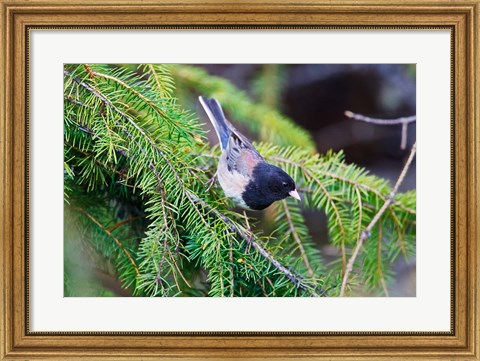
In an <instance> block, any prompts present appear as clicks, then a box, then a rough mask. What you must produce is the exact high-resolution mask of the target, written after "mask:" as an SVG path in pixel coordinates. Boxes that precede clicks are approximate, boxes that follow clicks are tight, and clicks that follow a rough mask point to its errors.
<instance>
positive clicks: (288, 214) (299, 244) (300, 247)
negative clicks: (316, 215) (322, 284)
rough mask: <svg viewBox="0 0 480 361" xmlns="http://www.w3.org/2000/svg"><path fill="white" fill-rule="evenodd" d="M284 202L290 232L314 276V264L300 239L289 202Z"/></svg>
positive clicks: (311, 274)
mask: <svg viewBox="0 0 480 361" xmlns="http://www.w3.org/2000/svg"><path fill="white" fill-rule="evenodd" d="M282 203H283V209H284V211H285V215H286V216H287V221H288V227H289V228H290V234H291V235H292V237H293V240H294V241H295V242H296V243H297V244H298V248H299V249H300V254H301V255H302V259H303V262H304V263H305V266H307V270H308V274H309V275H310V276H311V277H313V275H314V273H313V269H312V266H311V265H310V261H309V260H308V257H307V254H306V252H305V248H303V244H302V241H301V240H300V237H299V236H298V233H297V231H296V229H295V225H294V224H293V221H292V216H291V214H290V209H288V205H287V202H286V201H285V200H283V201H282Z"/></svg>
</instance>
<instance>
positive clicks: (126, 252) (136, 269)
mask: <svg viewBox="0 0 480 361" xmlns="http://www.w3.org/2000/svg"><path fill="white" fill-rule="evenodd" d="M74 209H76V210H77V211H80V212H82V213H84V214H85V215H86V216H87V217H88V218H89V219H90V220H91V221H92V222H93V223H95V224H96V225H97V226H98V227H99V228H100V229H101V230H103V231H104V232H105V233H106V234H107V235H108V236H109V237H110V238H111V239H113V241H114V242H115V243H116V244H117V246H118V247H120V248H121V250H122V252H123V253H124V254H125V255H126V256H127V258H128V259H129V261H130V263H131V264H132V265H133V268H135V273H136V274H137V276H140V272H139V270H138V268H137V265H136V264H135V261H134V260H133V258H132V255H131V254H130V252H128V250H127V249H126V248H125V247H124V246H123V244H122V242H120V241H119V240H118V239H117V238H116V237H115V236H114V235H113V234H112V232H110V231H109V230H108V229H107V228H105V227H104V226H103V225H102V224H101V223H100V222H99V221H98V220H97V219H96V218H95V217H93V216H92V215H91V214H90V213H88V212H87V211H86V210H85V209H83V208H74Z"/></svg>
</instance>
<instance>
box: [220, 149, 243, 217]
mask: <svg viewBox="0 0 480 361" xmlns="http://www.w3.org/2000/svg"><path fill="white" fill-rule="evenodd" d="M217 174H218V181H219V182H220V185H221V187H222V189H223V191H224V193H225V195H226V196H227V197H229V198H232V199H233V201H234V202H235V203H237V204H238V205H239V206H241V207H244V208H248V207H247V205H246V204H245V202H244V201H243V199H242V193H243V192H244V191H245V188H246V187H247V184H248V182H249V181H250V180H249V179H248V178H247V177H246V176H245V175H243V174H241V173H239V172H237V171H235V170H234V169H232V170H231V171H229V170H228V168H227V159H226V155H225V154H222V155H221V157H220V161H219V162H218V173H217Z"/></svg>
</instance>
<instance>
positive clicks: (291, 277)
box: [190, 194, 324, 297]
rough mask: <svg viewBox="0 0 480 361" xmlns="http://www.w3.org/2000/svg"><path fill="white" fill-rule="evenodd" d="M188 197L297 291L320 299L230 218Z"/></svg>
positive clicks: (197, 199) (195, 198) (201, 201)
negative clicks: (225, 226) (278, 272)
mask: <svg viewBox="0 0 480 361" xmlns="http://www.w3.org/2000/svg"><path fill="white" fill-rule="evenodd" d="M190 197H192V198H193V199H194V200H195V201H196V202H198V203H199V204H201V205H202V206H203V207H204V208H207V209H208V210H209V211H211V212H212V213H213V214H215V215H216V216H217V217H219V218H220V219H222V220H223V221H224V222H225V223H227V224H228V225H229V226H230V229H231V230H232V231H233V232H235V233H236V234H238V235H239V236H240V237H241V238H242V239H243V240H244V241H245V242H246V243H247V245H249V246H251V247H253V248H254V249H255V250H256V251H257V252H258V253H260V254H261V255H262V256H263V257H264V258H266V259H267V260H268V261H269V262H270V263H271V264H273V266H274V267H275V268H276V269H277V270H278V271H280V272H281V273H283V274H284V275H285V277H287V278H288V279H289V280H290V281H291V282H292V283H293V284H294V285H295V286H296V287H297V288H298V289H300V290H302V291H306V292H311V293H312V296H314V297H320V295H319V294H317V293H316V292H315V291H312V290H311V287H309V286H307V285H306V284H305V283H304V282H303V280H302V278H301V276H298V275H296V274H294V273H293V272H292V271H290V270H289V269H288V268H286V267H285V266H283V265H282V264H281V263H280V262H278V261H277V260H276V259H275V258H274V257H273V256H272V255H271V254H270V253H269V252H268V251H267V250H266V249H264V248H263V247H262V246H260V245H259V244H258V243H257V242H256V241H255V239H254V238H253V237H251V236H249V235H247V234H246V233H244V232H243V231H242V230H241V229H239V228H238V226H237V225H236V224H235V223H234V222H232V220H231V219H230V218H228V217H227V216H226V215H224V214H223V213H221V212H219V211H218V210H217V209H215V208H213V207H210V205H209V204H208V203H207V202H205V201H204V200H202V199H200V198H198V197H196V196H194V195H193V194H190ZM318 291H319V292H321V293H322V295H323V293H324V292H323V290H318Z"/></svg>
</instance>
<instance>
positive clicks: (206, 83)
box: [65, 64, 416, 297]
mask: <svg viewBox="0 0 480 361" xmlns="http://www.w3.org/2000/svg"><path fill="white" fill-rule="evenodd" d="M111 66H112V67H115V66H116V65H111ZM127 66H128V65H127ZM131 67H132V69H131V70H132V71H137V72H138V69H137V66H136V65H134V64H132V65H131ZM187 68H188V69H187ZM169 70H170V71H171V72H172V76H173V79H174V86H175V91H174V94H175V96H176V97H177V98H178V101H179V103H180V105H181V107H183V108H186V109H190V110H191V111H192V112H193V113H195V115H196V116H197V117H198V118H199V119H200V121H201V122H202V123H204V126H205V128H206V129H208V130H209V133H208V138H209V140H210V142H211V144H216V143H217V142H218V141H217V138H216V135H215V132H214V130H213V129H212V128H211V124H210V122H209V121H208V120H207V118H206V115H205V112H204V110H203V109H202V108H201V106H200V104H199V102H198V96H199V95H203V96H210V95H211V94H216V96H217V97H219V99H220V97H222V101H221V103H222V104H223V105H224V107H225V109H226V116H227V118H229V119H230V121H231V122H232V123H233V124H234V126H235V127H237V128H238V129H239V130H240V131H241V132H242V133H244V134H245V135H247V136H248V137H249V138H250V139H252V140H262V139H259V138H258V136H260V137H262V138H268V137H266V136H265V134H264V133H262V132H265V131H267V132H268V127H263V128H260V131H259V132H252V131H251V129H252V127H248V126H246V123H245V119H242V121H236V119H235V115H236V114H235V113H229V110H230V111H235V104H237V105H238V104H240V105H242V104H245V102H243V103H242V101H241V100H242V99H245V96H247V97H248V98H249V99H251V100H253V102H255V103H258V104H262V105H264V106H265V109H274V110H276V111H278V112H279V113H281V114H282V115H285V116H286V117H288V118H289V119H290V120H292V121H293V122H294V123H296V124H298V125H299V126H301V127H302V128H303V129H305V130H307V131H308V132H309V133H310V134H311V138H312V139H313V141H314V143H315V144H314V146H315V148H316V150H317V151H318V152H319V153H320V154H323V153H325V152H327V151H328V150H333V151H335V152H338V151H343V152H344V154H345V158H346V160H347V162H348V163H355V164H357V165H358V166H361V167H364V168H366V169H367V170H368V171H369V172H370V173H372V174H374V175H377V176H380V177H382V178H385V179H387V180H389V181H390V183H391V184H392V185H393V184H394V183H395V181H396V180H397V178H398V176H399V174H400V172H401V170H402V168H403V165H404V162H405V161H406V159H407V157H408V155H409V153H410V149H411V147H412V145H413V143H414V142H415V139H416V129H415V123H410V124H409V126H408V133H407V142H406V147H405V149H401V146H400V145H401V138H402V131H401V128H402V127H401V125H392V126H383V125H375V124H370V123H365V122H360V121H357V120H353V119H350V118H348V117H347V116H345V114H344V113H345V111H347V110H348V111H352V112H354V113H358V114H362V115H364V116H368V117H373V118H381V119H395V118H399V117H407V116H411V115H415V114H416V67H415V65H414V64H192V66H191V67H183V66H176V65H175V64H170V65H169ZM198 70H199V71H198ZM208 74H209V75H211V76H215V77H218V78H216V79H215V78H214V77H209V76H208ZM138 75H139V76H142V75H143V74H142V73H141V72H139V73H138ZM224 80H227V81H228V82H231V83H232V84H233V85H234V87H230V86H229V85H228V83H227V82H224ZM220 83H221V84H220ZM202 87H203V90H199V89H202ZM235 87H236V88H235ZM199 91H203V92H204V93H203V94H201V93H199ZM242 92H243V93H245V94H243V93H242ZM247 102H249V100H247ZM236 111H237V112H238V106H237V109H236ZM246 114H248V112H244V114H243V115H244V116H245V115H246ZM246 118H247V119H248V121H250V117H246ZM257 118H258V119H262V118H261V117H257ZM263 119H265V118H263ZM257 121H259V120H257ZM249 124H251V122H250V123H249ZM263 124H264V125H266V124H268V122H267V119H265V121H264V122H263ZM287 124H288V126H289V127H290V128H291V123H289V122H287ZM257 129H258V128H257ZM272 142H273V143H274V144H276V142H275V141H272ZM415 188H416V167H415V161H414V163H413V164H412V166H411V167H410V168H409V171H408V173H407V176H406V178H405V180H404V182H403V183H402V185H401V188H400V190H399V191H400V192H403V191H407V190H410V189H415ZM137 213H139V214H140V213H142V210H138V212H137ZM252 215H253V216H254V217H255V218H259V219H261V220H262V221H264V222H260V223H261V227H262V230H264V231H265V232H264V234H269V233H270V232H271V231H272V229H268V227H269V225H268V224H269V222H268V220H269V210H268V209H267V210H266V211H264V212H257V213H255V214H252ZM303 215H304V216H305V219H306V222H307V225H308V228H309V230H310V233H311V236H312V239H313V240H315V242H316V243H317V244H318V247H319V249H320V250H321V255H322V258H323V260H324V262H325V263H326V264H327V263H329V262H330V261H332V262H333V261H335V260H338V259H339V256H340V254H339V253H340V251H339V249H337V248H335V247H333V246H331V245H330V244H329V242H328V233H327V222H326V221H327V220H326V217H325V215H324V214H323V213H322V212H319V211H310V210H303ZM271 216H272V214H270V217H271ZM66 219H68V217H66ZM270 223H272V222H270ZM81 236H82V235H81V234H74V233H71V234H68V237H69V238H68V239H71V240H72V242H70V243H69V242H67V241H68V239H67V238H66V240H67V241H66V256H67V259H68V258H69V255H71V258H72V259H75V260H76V261H78V258H79V257H78V254H79V252H78V247H77V246H76V245H77V243H76V240H77V239H79V238H81ZM68 245H71V247H69V246H68ZM82 257H84V258H85V259H86V260H88V262H83V261H82V260H80V261H82V262H80V261H79V262H80V264H81V266H82V268H80V271H81V272H78V270H79V269H78V268H75V269H74V270H73V271H72V274H75V276H76V280H75V281H76V284H75V289H74V291H71V290H69V291H68V292H67V294H70V295H72V294H74V295H82V296H98V295H101V296H130V295H131V294H130V291H129V290H126V289H124V288H122V286H121V283H120V281H119V280H117V279H116V278H115V277H113V276H112V275H113V274H115V270H114V269H106V270H101V269H100V267H97V268H94V269H92V268H91V267H90V266H89V265H91V264H102V260H101V259H99V258H98V257H99V256H98V255H97V254H96V253H91V254H86V255H82ZM80 258H81V257H80ZM68 266H69V264H68V262H67V263H66V268H68ZM76 267H78V266H76ZM394 270H395V272H396V276H395V282H394V284H393V285H392V288H389V295H390V296H403V297H405V296H407V297H408V296H415V295H416V273H415V270H416V266H415V258H411V259H409V261H408V263H407V262H405V260H404V258H403V257H399V258H398V261H397V262H396V264H395V265H394ZM65 284H66V286H65V287H66V289H67V288H68V289H69V287H70V286H71V285H70V284H69V283H68V282H67V281H65ZM94 284H98V286H95V285H94ZM92 285H94V286H92ZM72 287H73V286H72ZM70 288H71V287H70ZM72 290H73V288H72ZM362 292H365V291H362V290H354V293H355V294H356V295H360V296H373V294H365V293H362Z"/></svg>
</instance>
